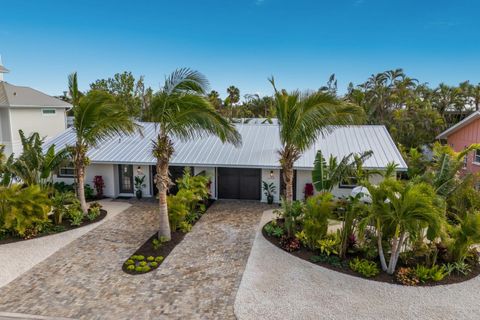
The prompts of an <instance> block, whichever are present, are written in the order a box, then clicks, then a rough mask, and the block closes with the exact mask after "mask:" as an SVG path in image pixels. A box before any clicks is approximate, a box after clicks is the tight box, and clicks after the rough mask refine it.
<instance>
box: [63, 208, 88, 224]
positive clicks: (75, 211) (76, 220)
mask: <svg viewBox="0 0 480 320" xmlns="http://www.w3.org/2000/svg"><path fill="white" fill-rule="evenodd" d="M67 215H68V218H69V219H70V224H71V225H72V226H79V225H81V224H82V222H83V218H84V216H83V212H82V210H81V209H80V206H79V204H77V203H75V204H72V205H70V206H69V207H68V211H67Z"/></svg>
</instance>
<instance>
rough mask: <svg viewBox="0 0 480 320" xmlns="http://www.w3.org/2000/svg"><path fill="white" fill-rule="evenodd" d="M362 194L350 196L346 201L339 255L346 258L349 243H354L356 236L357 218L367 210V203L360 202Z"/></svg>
mask: <svg viewBox="0 0 480 320" xmlns="http://www.w3.org/2000/svg"><path fill="white" fill-rule="evenodd" d="M362 196H363V195H362V194H361V193H359V194H357V195H356V196H349V197H348V198H347V200H346V201H345V202H344V210H343V214H342V217H341V218H342V219H341V220H342V228H341V229H340V246H339V254H338V255H339V256H340V257H341V258H345V256H346V254H347V249H348V247H349V244H350V243H352V241H351V239H352V237H355V233H354V232H355V227H356V221H357V220H358V219H357V218H358V217H359V216H360V215H361V214H362V213H364V212H365V211H366V208H365V205H364V204H363V203H361V202H360V199H361V198H362Z"/></svg>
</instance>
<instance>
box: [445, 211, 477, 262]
mask: <svg viewBox="0 0 480 320" xmlns="http://www.w3.org/2000/svg"><path fill="white" fill-rule="evenodd" d="M451 237H452V240H451V241H450V243H449V246H448V251H449V252H450V255H451V257H452V259H453V261H454V262H463V261H464V260H465V258H466V257H467V255H468V251H469V249H470V246H471V245H473V244H475V243H479V242H480V213H468V212H467V213H465V216H464V217H463V218H462V219H460V221H459V225H457V226H454V227H452V230H451Z"/></svg>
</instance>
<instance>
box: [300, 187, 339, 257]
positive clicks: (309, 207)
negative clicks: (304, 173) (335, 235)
mask: <svg viewBox="0 0 480 320" xmlns="http://www.w3.org/2000/svg"><path fill="white" fill-rule="evenodd" d="M333 208H334V203H333V195H332V194H331V193H323V194H318V195H315V196H312V197H309V198H308V199H307V200H306V201H305V216H304V218H303V232H304V233H305V242H306V244H307V246H308V247H309V248H310V249H312V250H313V249H315V248H316V247H317V244H318V241H319V240H321V239H323V238H324V237H325V236H326V235H327V231H328V219H329V218H330V217H331V216H332V212H333Z"/></svg>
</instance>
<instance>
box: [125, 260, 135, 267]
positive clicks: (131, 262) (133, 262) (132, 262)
mask: <svg viewBox="0 0 480 320" xmlns="http://www.w3.org/2000/svg"><path fill="white" fill-rule="evenodd" d="M125 264H126V265H127V266H128V265H132V264H135V261H133V260H132V259H128V260H127V261H125Z"/></svg>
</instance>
